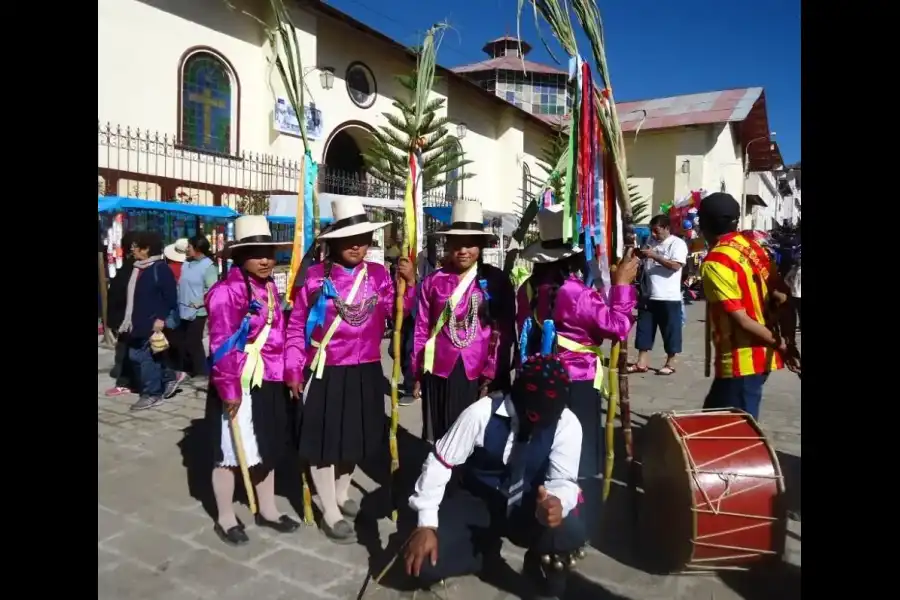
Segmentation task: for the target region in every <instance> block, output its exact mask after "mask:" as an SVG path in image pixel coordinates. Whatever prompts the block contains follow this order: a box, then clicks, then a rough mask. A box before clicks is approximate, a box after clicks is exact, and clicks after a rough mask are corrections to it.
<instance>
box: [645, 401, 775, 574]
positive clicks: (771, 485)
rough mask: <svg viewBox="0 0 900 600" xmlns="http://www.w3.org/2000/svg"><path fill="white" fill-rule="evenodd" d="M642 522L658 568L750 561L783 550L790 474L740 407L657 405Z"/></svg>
mask: <svg viewBox="0 0 900 600" xmlns="http://www.w3.org/2000/svg"><path fill="white" fill-rule="evenodd" d="M642 438H643V440H642V446H643V460H642V467H643V468H642V474H643V487H644V498H643V502H642V505H643V506H642V509H641V520H642V522H643V526H642V530H643V534H644V538H645V540H646V543H647V544H649V550H650V555H651V556H652V557H653V558H655V559H656V561H655V562H657V563H658V565H657V566H659V568H661V569H663V570H665V571H670V572H677V571H698V570H715V569H735V568H746V567H747V566H749V565H751V564H755V563H758V562H761V561H765V560H767V559H774V558H780V556H781V555H782V554H783V552H784V544H785V535H786V532H787V513H786V509H785V503H784V479H783V477H782V474H781V467H780V465H779V464H778V458H777V456H776V455H775V452H774V450H773V449H772V446H771V445H770V444H769V442H768V441H767V440H766V437H765V435H764V434H763V432H762V430H761V429H760V428H759V425H758V424H757V423H756V421H755V420H754V419H753V417H752V416H750V415H749V414H747V413H745V412H743V411H740V410H716V411H695V412H677V413H657V414H655V415H653V416H651V417H650V419H649V421H648V423H647V425H646V427H645V428H644V430H643V436H642Z"/></svg>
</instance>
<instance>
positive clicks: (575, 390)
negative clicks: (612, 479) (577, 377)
mask: <svg viewBox="0 0 900 600" xmlns="http://www.w3.org/2000/svg"><path fill="white" fill-rule="evenodd" d="M569 410H571V411H572V412H573V413H575V416H576V417H578V421H579V422H580V423H581V463H580V464H579V466H578V476H579V477H594V476H596V475H598V474H599V473H601V472H602V470H603V431H602V429H601V423H602V417H601V414H602V400H601V396H600V392H598V391H597V390H596V389H594V382H593V380H589V381H573V382H572V383H571V385H570V388H569Z"/></svg>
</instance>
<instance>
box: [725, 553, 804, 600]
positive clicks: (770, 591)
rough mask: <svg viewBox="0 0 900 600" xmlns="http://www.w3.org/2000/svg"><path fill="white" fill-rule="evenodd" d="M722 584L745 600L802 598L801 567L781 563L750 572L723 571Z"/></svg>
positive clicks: (789, 599) (792, 599)
mask: <svg viewBox="0 0 900 600" xmlns="http://www.w3.org/2000/svg"><path fill="white" fill-rule="evenodd" d="M719 579H721V580H722V583H724V584H725V585H727V586H728V587H730V588H731V589H732V590H734V591H735V592H737V593H738V594H740V595H741V597H742V598H743V599H744V600H794V599H796V598H800V579H801V577H800V567H798V566H797V565H794V564H790V563H785V562H779V563H777V564H776V565H769V566H761V567H759V568H758V569H751V570H750V571H723V572H722V573H720V574H719Z"/></svg>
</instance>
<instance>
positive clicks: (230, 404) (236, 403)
mask: <svg viewBox="0 0 900 600" xmlns="http://www.w3.org/2000/svg"><path fill="white" fill-rule="evenodd" d="M224 402H225V412H226V413H228V418H229V419H234V418H236V417H237V413H238V409H239V408H240V407H241V401H240V400H225V401H224Z"/></svg>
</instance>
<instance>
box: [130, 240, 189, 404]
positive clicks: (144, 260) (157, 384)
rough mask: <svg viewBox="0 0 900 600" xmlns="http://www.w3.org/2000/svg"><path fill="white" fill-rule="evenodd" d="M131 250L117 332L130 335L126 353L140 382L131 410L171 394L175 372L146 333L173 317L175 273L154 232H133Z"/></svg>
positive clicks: (152, 332) (176, 307)
mask: <svg viewBox="0 0 900 600" xmlns="http://www.w3.org/2000/svg"><path fill="white" fill-rule="evenodd" d="M132 252H133V254H134V270H133V271H132V272H131V277H129V278H128V288H127V290H126V303H125V315H124V317H123V318H122V324H121V325H120V326H119V332H120V333H129V334H130V336H129V341H128V356H129V358H130V359H131V364H132V366H133V367H134V369H135V372H136V373H138V374H139V377H140V381H141V397H140V398H139V399H138V401H137V402H135V403H134V404H133V405H132V406H131V410H144V409H146V408H152V407H154V406H156V405H157V404H159V403H160V402H162V400H163V399H164V398H171V397H172V396H174V395H175V391H176V386H177V382H176V381H175V373H174V372H173V371H172V369H170V368H168V367H167V366H166V365H165V362H164V360H163V356H162V355H163V354H164V353H163V352H159V353H154V352H153V351H152V350H151V348H150V336H151V335H153V334H154V333H155V332H162V330H163V328H165V327H166V321H167V320H170V319H174V318H175V317H177V310H178V289H177V285H176V283H175V275H173V274H172V270H171V269H170V268H169V267H168V265H166V261H165V259H164V258H163V254H162V252H163V245H162V238H160V236H159V234H158V233H156V232H155V231H141V232H137V233H136V234H135V237H134V244H133V245H132ZM172 325H174V323H173V324H171V325H170V326H172Z"/></svg>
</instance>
